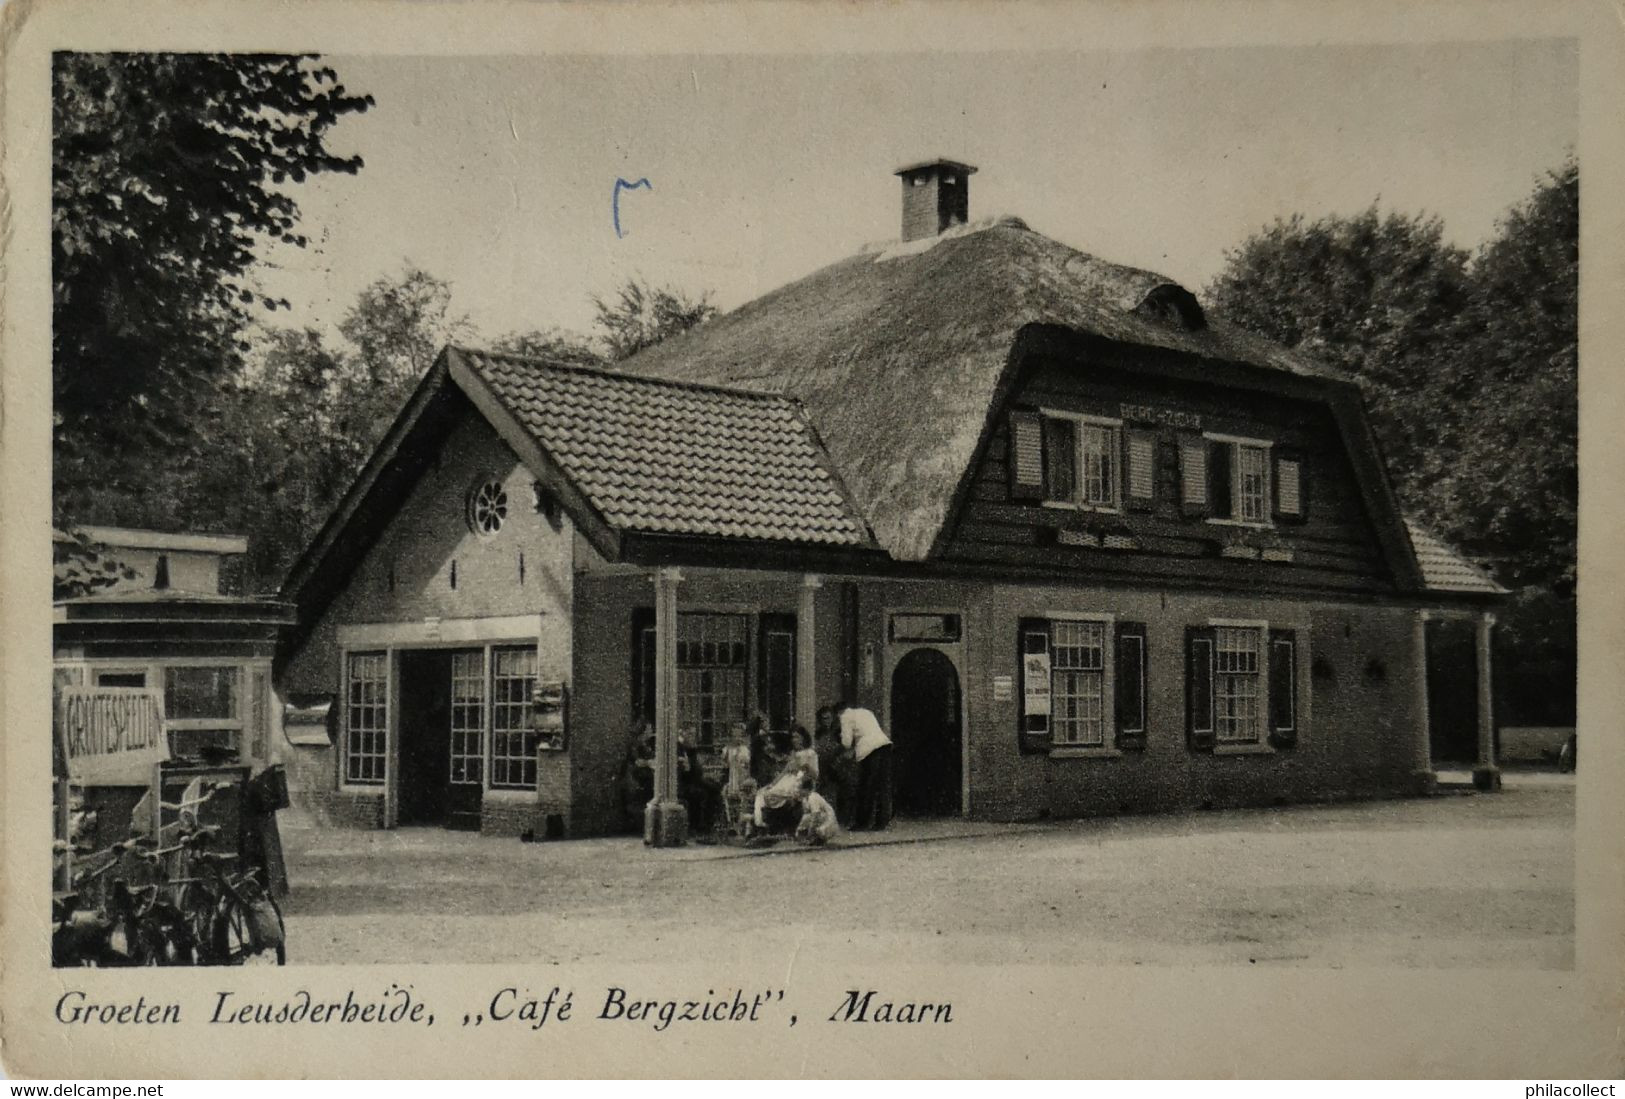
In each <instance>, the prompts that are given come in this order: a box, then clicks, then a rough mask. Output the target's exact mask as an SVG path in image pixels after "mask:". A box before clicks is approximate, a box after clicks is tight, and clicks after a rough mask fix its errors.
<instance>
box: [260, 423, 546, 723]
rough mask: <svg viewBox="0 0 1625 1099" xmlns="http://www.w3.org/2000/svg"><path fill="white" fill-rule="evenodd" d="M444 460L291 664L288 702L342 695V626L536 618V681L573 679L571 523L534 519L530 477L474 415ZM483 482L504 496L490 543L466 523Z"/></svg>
mask: <svg viewBox="0 0 1625 1099" xmlns="http://www.w3.org/2000/svg"><path fill="white" fill-rule="evenodd" d="M440 455H441V457H440V460H439V461H438V462H437V463H436V464H434V465H432V466H431V467H430V468H429V469H428V470H427V471H425V473H424V474H423V477H422V479H421V480H420V481H419V482H418V483H417V484H416V485H415V486H414V487H413V489H412V491H411V493H410V494H409V495H408V496H407V498H406V499H405V500H404V501H402V503H401V506H400V508H399V509H398V510H397V511H396V512H395V514H394V516H393V517H392V518H391V519H390V521H389V525H388V526H387V527H386V528H385V530H384V531H383V533H382V534H381V535H380V536H379V539H378V541H377V543H376V544H375V545H374V546H373V548H372V549H371V550H370V551H369V552H368V553H367V556H366V558H365V559H364V560H363V561H362V562H361V563H360V564H359V565H358V566H357V567H356V570H355V573H354V574H353V575H352V576H351V578H350V580H349V582H348V584H347V586H346V587H345V589H344V590H343V592H341V593H340V594H339V596H338V597H337V598H336V599H335V600H334V601H333V602H332V604H331V605H329V607H328V608H327V610H326V611H325V612H324V613H323V615H322V617H321V618H320V620H319V621H318V622H317V624H316V626H315V628H314V629H313V630H312V631H311V634H310V636H309V637H308V638H307V640H306V641H305V643H304V645H303V646H302V647H301V648H300V650H299V652H297V653H295V654H294V656H293V658H292V659H291V660H289V662H288V665H287V667H286V668H285V669H284V670H283V673H282V681H281V683H280V684H279V687H280V688H281V689H282V690H283V691H284V692H288V691H294V692H310V693H320V692H327V691H336V690H337V689H338V677H339V650H338V637H337V634H338V627H339V626H341V625H348V624H355V623H374V622H420V621H422V620H423V619H424V618H425V617H431V616H432V617H439V618H483V617H501V616H509V615H522V614H536V613H540V614H542V615H543V619H544V627H543V628H544V629H545V630H547V631H548V636H547V637H545V638H543V639H542V646H541V656H542V663H543V669H542V674H543V675H544V676H554V677H558V676H567V675H568V674H569V664H570V661H569V641H570V597H571V582H570V577H571V568H572V559H573V558H572V553H573V551H572V541H573V538H574V534H573V532H572V530H571V528H570V524H569V520H568V519H567V518H563V517H560V518H559V520H558V525H557V526H555V525H554V524H553V523H550V522H549V520H548V519H547V517H546V516H544V515H542V514H540V513H538V512H537V511H536V510H535V508H534V506H533V499H532V493H531V487H530V486H531V477H530V473H529V471H528V470H526V469H525V467H524V466H523V465H522V464H521V463H520V462H519V460H518V458H517V457H515V455H514V454H513V452H512V451H510V450H509V449H508V447H507V445H506V444H505V443H503V442H502V440H501V439H500V438H498V437H497V435H496V433H495V432H494V431H492V430H491V428H490V427H489V425H487V424H486V423H485V421H484V420H483V419H479V418H478V417H476V416H474V415H473V414H471V415H470V418H469V419H468V420H466V421H465V422H464V423H462V424H461V425H459V426H458V427H457V428H456V429H455V430H454V431H453V432H452V433H451V436H450V437H449V438H448V439H447V441H446V443H445V444H444V446H443V447H442V448H441V451H440ZM486 477H495V478H497V479H499V480H501V481H502V483H503V487H504V489H505V490H506V491H507V494H508V517H507V520H506V522H505V523H504V525H503V528H502V529H501V530H500V531H498V532H497V533H496V534H495V535H493V536H491V537H481V536H479V535H477V534H475V533H474V532H473V531H472V530H470V529H469V526H468V522H467V520H466V518H465V506H466V501H467V497H468V493H469V489H470V488H471V487H472V486H473V485H474V483H475V482H476V481H478V480H481V479H484V478H486ZM454 569H455V572H456V584H455V586H453V583H452V573H453V570H454ZM550 663H551V664H552V665H553V667H552V668H551V669H550V668H549V667H548V665H549V664H550Z"/></svg>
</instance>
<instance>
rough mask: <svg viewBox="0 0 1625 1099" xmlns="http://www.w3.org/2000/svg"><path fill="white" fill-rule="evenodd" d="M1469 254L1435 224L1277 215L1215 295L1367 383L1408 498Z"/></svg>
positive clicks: (1228, 263)
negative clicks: (1426, 395)
mask: <svg viewBox="0 0 1625 1099" xmlns="http://www.w3.org/2000/svg"><path fill="white" fill-rule="evenodd" d="M1467 262H1468V256H1467V253H1466V252H1464V251H1462V250H1461V249H1459V248H1456V247H1454V246H1452V245H1450V244H1448V243H1446V242H1445V240H1444V225H1443V223H1442V222H1441V221H1440V220H1439V219H1438V218H1435V217H1428V216H1424V215H1417V216H1410V215H1405V214H1399V213H1393V212H1390V213H1387V214H1383V213H1381V212H1379V210H1378V209H1377V207H1376V206H1375V205H1372V206H1371V207H1370V208H1368V209H1366V210H1365V211H1363V212H1362V213H1359V214H1356V215H1355V216H1353V217H1338V216H1327V217H1322V218H1320V219H1318V220H1316V221H1312V222H1311V221H1306V220H1305V219H1304V218H1302V217H1301V216H1296V215H1295V216H1293V217H1292V218H1289V219H1277V220H1276V222H1275V223H1274V224H1272V225H1270V226H1268V227H1267V228H1266V229H1265V230H1264V231H1263V232H1261V233H1259V234H1257V235H1255V236H1253V237H1251V238H1249V239H1248V240H1247V241H1245V242H1244V243H1243V244H1242V245H1241V246H1240V247H1238V248H1235V249H1232V250H1231V251H1229V252H1227V253H1226V256H1225V268H1224V270H1223V271H1222V272H1221V273H1220V275H1219V276H1218V278H1217V279H1215V280H1214V282H1213V284H1212V285H1211V286H1209V287H1208V290H1207V297H1208V298H1209V300H1210V301H1211V303H1212V304H1213V306H1214V307H1215V308H1216V310H1217V311H1218V312H1219V313H1220V314H1221V315H1222V316H1224V317H1225V318H1226V319H1227V320H1230V321H1232V322H1233V323H1236V324H1239V325H1241V326H1243V327H1245V328H1250V329H1252V330H1253V331H1255V332H1260V333H1263V334H1264V335H1266V336H1269V337H1270V338H1271V339H1274V340H1276V341H1278V342H1280V343H1282V344H1284V345H1285V346H1287V347H1290V348H1295V349H1297V350H1300V351H1302V352H1304V353H1306V354H1309V355H1312V356H1314V357H1315V358H1318V359H1320V360H1321V361H1323V362H1326V363H1329V364H1331V365H1333V366H1337V367H1340V368H1342V369H1343V370H1345V371H1347V372H1348V373H1350V374H1353V375H1355V376H1357V377H1358V378H1359V379H1360V380H1361V382H1362V388H1363V389H1364V390H1365V394H1366V400H1367V404H1368V406H1369V408H1370V411H1371V415H1372V426H1373V428H1374V430H1375V431H1376V434H1377V439H1378V442H1379V443H1380V444H1381V446H1382V448H1383V452H1384V455H1385V456H1386V458H1387V460H1388V465H1389V468H1390V470H1391V471H1393V473H1395V474H1396V475H1397V479H1398V481H1399V485H1400V488H1401V491H1404V489H1405V488H1406V487H1408V486H1409V485H1410V484H1411V480H1409V479H1407V476H1406V474H1407V471H1411V470H1416V469H1417V468H1418V461H1419V458H1420V456H1421V454H1422V453H1423V452H1424V451H1426V450H1427V449H1428V448H1429V447H1430V446H1431V445H1432V438H1433V430H1434V410H1433V408H1432V407H1431V405H1430V404H1429V403H1425V402H1424V403H1419V402H1418V395H1419V392H1422V391H1427V392H1431V389H1430V387H1429V386H1428V384H1427V381H1428V376H1429V375H1430V374H1431V373H1433V372H1434V371H1437V370H1439V369H1441V368H1442V366H1443V364H1445V363H1446V362H1447V361H1449V360H1450V358H1451V357H1452V356H1453V354H1454V349H1455V345H1456V343H1457V341H1458V340H1459V338H1460V334H1461V331H1462V326H1463V312H1464V310H1465V309H1466V307H1467V303H1468V300H1469V288H1468V275H1467Z"/></svg>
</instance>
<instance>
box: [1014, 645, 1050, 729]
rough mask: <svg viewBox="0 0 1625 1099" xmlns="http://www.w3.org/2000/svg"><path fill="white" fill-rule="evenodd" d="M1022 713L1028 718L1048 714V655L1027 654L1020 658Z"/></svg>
mask: <svg viewBox="0 0 1625 1099" xmlns="http://www.w3.org/2000/svg"><path fill="white" fill-rule="evenodd" d="M1021 687H1022V691H1023V694H1024V699H1023V705H1024V706H1025V709H1024V710H1023V711H1022V712H1023V713H1025V714H1026V715H1027V716H1028V717H1033V716H1035V715H1040V714H1048V713H1049V653H1027V654H1025V655H1024V656H1022V658H1021Z"/></svg>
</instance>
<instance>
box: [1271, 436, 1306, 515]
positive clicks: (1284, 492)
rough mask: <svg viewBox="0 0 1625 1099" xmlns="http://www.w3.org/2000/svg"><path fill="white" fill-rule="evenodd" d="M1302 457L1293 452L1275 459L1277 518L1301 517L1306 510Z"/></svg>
mask: <svg viewBox="0 0 1625 1099" xmlns="http://www.w3.org/2000/svg"><path fill="white" fill-rule="evenodd" d="M1303 479H1304V470H1303V459H1302V458H1301V457H1300V456H1299V455H1297V454H1295V453H1291V452H1289V453H1287V454H1285V455H1277V456H1276V459H1275V515H1276V517H1277V518H1279V519H1296V520H1301V519H1303V517H1304V515H1305V514H1306V512H1307V508H1306V506H1305V505H1306V504H1307V502H1308V501H1307V500H1306V499H1305V492H1304V487H1305V486H1304V483H1303Z"/></svg>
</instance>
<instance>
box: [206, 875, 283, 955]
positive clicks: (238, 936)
mask: <svg viewBox="0 0 1625 1099" xmlns="http://www.w3.org/2000/svg"><path fill="white" fill-rule="evenodd" d="M216 933H217V935H218V936H219V938H218V940H217V946H218V947H219V950H220V953H221V954H222V955H223V956H224V957H225V959H226V964H227V965H286V964H287V962H288V952H287V944H286V942H285V938H286V936H285V935H284V933H283V924H282V909H281V908H280V907H279V906H278V905H277V903H276V901H275V900H274V899H273V898H272V897H271V896H270V895H269V894H263V893H258V892H257V891H250V890H248V889H243V890H242V895H241V896H237V897H231V896H228V897H226V898H225V900H224V901H223V903H222V904H221V906H220V918H219V921H218V923H217V924H216Z"/></svg>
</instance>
